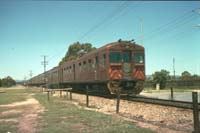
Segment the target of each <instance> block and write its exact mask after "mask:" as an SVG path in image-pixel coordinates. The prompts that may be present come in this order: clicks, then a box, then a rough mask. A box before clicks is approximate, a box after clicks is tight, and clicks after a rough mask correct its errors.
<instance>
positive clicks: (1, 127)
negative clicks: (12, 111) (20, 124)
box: [0, 122, 17, 133]
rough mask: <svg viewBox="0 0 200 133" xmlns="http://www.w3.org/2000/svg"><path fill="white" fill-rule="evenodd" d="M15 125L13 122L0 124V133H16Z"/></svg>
mask: <svg viewBox="0 0 200 133" xmlns="http://www.w3.org/2000/svg"><path fill="white" fill-rule="evenodd" d="M16 128H17V123H14V122H0V133H8V132H10V133H17V130H16Z"/></svg>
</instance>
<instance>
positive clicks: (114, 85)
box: [107, 81, 121, 93]
mask: <svg viewBox="0 0 200 133" xmlns="http://www.w3.org/2000/svg"><path fill="white" fill-rule="evenodd" d="M120 85H121V82H120V81H109V82H108V83H107V87H108V89H109V90H110V92H111V93H118V92H119V91H120V90H119V88H120Z"/></svg>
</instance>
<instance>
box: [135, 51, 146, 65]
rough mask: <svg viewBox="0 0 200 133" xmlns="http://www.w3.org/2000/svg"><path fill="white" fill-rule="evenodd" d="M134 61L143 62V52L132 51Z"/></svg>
mask: <svg viewBox="0 0 200 133" xmlns="http://www.w3.org/2000/svg"><path fill="white" fill-rule="evenodd" d="M133 56H134V62H135V63H144V54H143V53H134V55H133Z"/></svg>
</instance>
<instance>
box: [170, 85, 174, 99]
mask: <svg viewBox="0 0 200 133" xmlns="http://www.w3.org/2000/svg"><path fill="white" fill-rule="evenodd" d="M170 90H171V100H173V99H174V92H173V87H171V88H170Z"/></svg>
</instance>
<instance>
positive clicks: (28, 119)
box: [0, 98, 44, 133]
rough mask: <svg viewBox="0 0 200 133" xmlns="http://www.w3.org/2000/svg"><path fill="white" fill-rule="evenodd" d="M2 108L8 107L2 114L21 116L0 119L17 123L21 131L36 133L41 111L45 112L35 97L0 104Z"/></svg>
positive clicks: (22, 132) (21, 132)
mask: <svg viewBox="0 0 200 133" xmlns="http://www.w3.org/2000/svg"><path fill="white" fill-rule="evenodd" d="M0 108H6V109H7V110H6V111H4V112H1V113H0V115H1V116H7V115H12V114H16V115H18V116H19V117H17V118H11V119H0V121H1V122H2V121H3V122H4V121H5V122H15V123H17V125H18V132H20V133H35V132H36V130H37V121H38V119H39V113H41V112H43V110H44V108H43V107H42V106H41V105H40V104H39V102H38V101H37V100H36V99H34V98H30V99H27V100H26V101H22V102H15V103H12V104H6V105H0ZM8 132H9V131H8Z"/></svg>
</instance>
